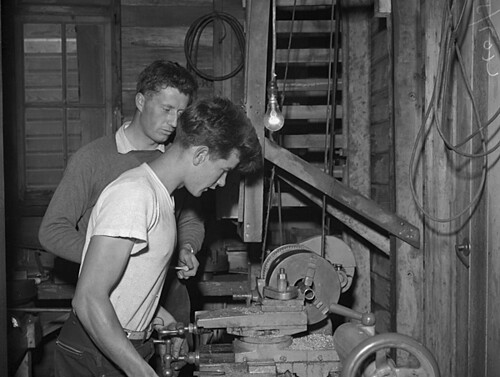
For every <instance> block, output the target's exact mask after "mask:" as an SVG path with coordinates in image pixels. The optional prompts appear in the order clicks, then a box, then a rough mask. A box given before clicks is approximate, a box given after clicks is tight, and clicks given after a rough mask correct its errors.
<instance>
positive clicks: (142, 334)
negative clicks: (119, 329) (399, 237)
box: [123, 325, 153, 341]
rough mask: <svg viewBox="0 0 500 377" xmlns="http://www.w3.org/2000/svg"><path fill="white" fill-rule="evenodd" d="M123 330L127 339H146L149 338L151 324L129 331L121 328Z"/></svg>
mask: <svg viewBox="0 0 500 377" xmlns="http://www.w3.org/2000/svg"><path fill="white" fill-rule="evenodd" d="M123 331H125V334H126V335H127V338H128V339H129V340H142V341H146V340H148V339H149V337H150V336H151V334H152V333H153V326H151V325H150V326H149V327H148V328H147V329H146V330H143V331H131V330H127V329H123Z"/></svg>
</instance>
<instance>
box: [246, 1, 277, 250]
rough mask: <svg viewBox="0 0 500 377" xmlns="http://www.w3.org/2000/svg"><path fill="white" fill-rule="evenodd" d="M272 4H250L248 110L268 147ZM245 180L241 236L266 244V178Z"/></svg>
mask: <svg viewBox="0 0 500 377" xmlns="http://www.w3.org/2000/svg"><path fill="white" fill-rule="evenodd" d="M269 8H270V7H269V2H267V1H258V0H250V1H247V30H246V38H247V51H246V67H245V68H246V75H245V80H246V84H245V88H246V91H247V92H246V109H247V115H248V117H249V118H250V120H251V121H252V123H253V125H254V127H255V128H256V130H257V135H258V136H259V139H260V141H261V144H262V146H263V145H264V124H263V121H262V119H263V116H264V113H265V104H266V85H267V81H266V79H267V77H266V72H267V45H268V43H267V41H268V38H269V35H268V31H269ZM253 178H254V179H252V180H251V181H250V180H248V179H247V180H245V185H244V186H243V190H244V193H243V206H242V209H243V214H242V215H243V216H242V218H243V222H242V224H241V227H240V235H241V238H242V239H243V241H244V242H260V241H262V221H263V217H264V215H263V212H264V207H263V204H264V179H263V175H260V176H259V177H253Z"/></svg>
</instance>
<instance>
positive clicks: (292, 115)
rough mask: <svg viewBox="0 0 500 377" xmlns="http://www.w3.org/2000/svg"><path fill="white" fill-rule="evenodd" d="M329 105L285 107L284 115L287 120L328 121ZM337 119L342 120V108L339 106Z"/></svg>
mask: <svg viewBox="0 0 500 377" xmlns="http://www.w3.org/2000/svg"><path fill="white" fill-rule="evenodd" d="M328 107H329V106H327V105H314V106H301V105H299V106H283V115H284V117H285V121H286V119H308V120H312V119H327V115H328V114H329V113H328V112H327V110H328ZM336 111H337V113H336V119H342V106H341V105H337V108H336Z"/></svg>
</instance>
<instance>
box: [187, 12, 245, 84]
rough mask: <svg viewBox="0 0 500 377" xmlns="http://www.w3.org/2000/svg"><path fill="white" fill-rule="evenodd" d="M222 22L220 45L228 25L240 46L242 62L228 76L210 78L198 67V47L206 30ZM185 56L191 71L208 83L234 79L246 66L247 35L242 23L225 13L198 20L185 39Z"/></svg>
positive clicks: (206, 16) (214, 13)
mask: <svg viewBox="0 0 500 377" xmlns="http://www.w3.org/2000/svg"><path fill="white" fill-rule="evenodd" d="M215 22H220V23H221V25H222V29H223V34H222V35H221V36H220V38H219V43H221V42H222V41H223V40H224V38H225V37H226V35H227V33H226V26H225V24H228V25H229V26H230V27H231V29H232V30H233V32H234V34H235V36H236V39H237V41H238V45H239V48H240V52H241V61H240V63H239V64H238V66H237V67H236V68H235V69H234V70H233V71H231V72H230V73H228V74H225V75H222V76H210V75H208V74H206V73H204V72H202V71H200V70H199V69H198V67H197V63H198V45H199V42H200V38H201V35H202V34H203V31H204V29H205V28H206V27H207V26H208V25H209V24H211V23H215ZM184 54H185V55H186V61H187V67H188V69H189V70H191V71H193V72H195V73H196V74H197V75H198V76H200V77H202V78H204V79H205V80H208V81H223V80H227V79H229V78H231V77H234V76H236V75H237V74H238V72H240V71H241V70H242V68H243V66H244V64H245V34H244V32H243V26H242V25H241V24H240V22H239V21H238V20H237V19H236V18H235V17H233V16H232V15H230V14H228V13H224V12H212V13H209V14H207V15H205V16H202V17H200V18H198V19H197V20H196V21H195V22H193V24H192V25H191V26H190V27H189V30H188V31H187V33H186V38H185V39H184Z"/></svg>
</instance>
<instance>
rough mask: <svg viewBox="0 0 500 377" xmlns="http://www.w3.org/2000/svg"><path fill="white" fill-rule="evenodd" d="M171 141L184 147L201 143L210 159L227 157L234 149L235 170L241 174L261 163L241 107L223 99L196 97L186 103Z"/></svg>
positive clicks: (254, 136) (256, 140)
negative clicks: (236, 163)
mask: <svg viewBox="0 0 500 377" xmlns="http://www.w3.org/2000/svg"><path fill="white" fill-rule="evenodd" d="M175 142H178V143H180V144H181V145H182V146H183V147H184V148H186V149H187V148H189V147H191V146H194V145H205V146H207V147H208V148H209V153H210V158H212V159H219V158H224V159H228V158H229V157H230V154H231V152H232V151H236V152H237V153H238V154H239V160H240V162H239V164H238V166H237V167H236V170H238V171H239V172H241V173H244V174H246V173H252V172H256V171H257V170H259V169H260V168H261V167H262V165H263V156H262V147H261V145H260V142H259V138H258V136H257V132H256V131H255V128H254V126H253V125H252V123H251V122H250V119H248V117H247V116H246V114H245V112H244V111H243V109H242V108H241V107H239V106H237V105H235V104H234V103H233V102H231V101H230V100H229V99H227V98H220V97H217V98H213V99H204V100H199V101H196V102H194V103H193V105H191V106H189V107H188V108H187V109H186V110H185V111H184V112H183V113H182V115H181V116H180V117H179V122H178V125H177V130H176V136H175Z"/></svg>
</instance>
